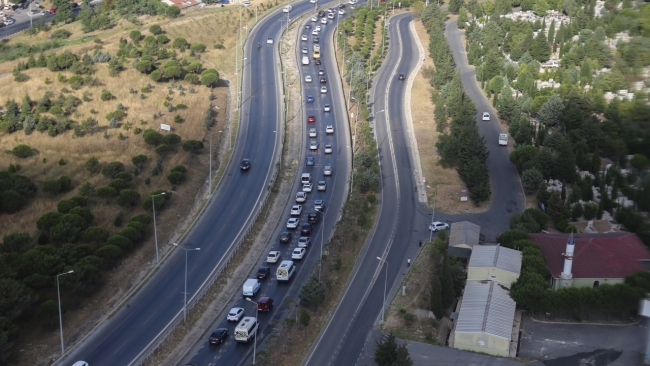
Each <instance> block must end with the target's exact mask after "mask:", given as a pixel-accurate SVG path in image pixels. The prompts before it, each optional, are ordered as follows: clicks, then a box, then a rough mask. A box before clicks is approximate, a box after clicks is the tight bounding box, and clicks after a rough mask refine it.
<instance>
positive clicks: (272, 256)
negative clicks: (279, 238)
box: [266, 250, 280, 263]
mask: <svg viewBox="0 0 650 366" xmlns="http://www.w3.org/2000/svg"><path fill="white" fill-rule="evenodd" d="M279 260H280V252H278V251H277V250H272V251H270V252H269V255H267V256H266V263H278V261H279Z"/></svg>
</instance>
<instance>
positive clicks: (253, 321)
mask: <svg viewBox="0 0 650 366" xmlns="http://www.w3.org/2000/svg"><path fill="white" fill-rule="evenodd" d="M259 325H260V322H259V321H258V320H257V318H255V317H253V316H245V317H244V318H243V319H242V320H241V322H239V324H238V325H237V327H236V328H235V340H236V341H237V342H244V343H247V342H248V341H250V340H251V338H253V337H254V336H255V333H257V328H258V327H259Z"/></svg>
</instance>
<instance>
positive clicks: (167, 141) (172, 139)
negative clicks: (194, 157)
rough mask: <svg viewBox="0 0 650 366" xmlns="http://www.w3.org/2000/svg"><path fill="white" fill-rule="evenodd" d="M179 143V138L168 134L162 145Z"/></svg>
mask: <svg viewBox="0 0 650 366" xmlns="http://www.w3.org/2000/svg"><path fill="white" fill-rule="evenodd" d="M179 142H181V137H180V136H178V135H177V134H175V133H169V134H166V135H165V136H164V137H163V143H165V144H167V145H176V144H178V143H179Z"/></svg>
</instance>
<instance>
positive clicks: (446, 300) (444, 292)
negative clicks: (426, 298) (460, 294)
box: [440, 255, 456, 309]
mask: <svg viewBox="0 0 650 366" xmlns="http://www.w3.org/2000/svg"><path fill="white" fill-rule="evenodd" d="M440 286H441V297H442V307H443V309H449V307H450V306H451V305H452V304H453V303H454V299H455V298H456V293H455V291H454V280H453V278H452V277H451V269H450V268H449V257H447V255H443V259H442V263H441V266H440Z"/></svg>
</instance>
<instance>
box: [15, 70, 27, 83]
mask: <svg viewBox="0 0 650 366" xmlns="http://www.w3.org/2000/svg"><path fill="white" fill-rule="evenodd" d="M13 75H14V81H16V82H18V83H24V82H25V81H28V80H29V79H31V78H30V77H29V75H27V74H25V73H22V72H14V73H13Z"/></svg>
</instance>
